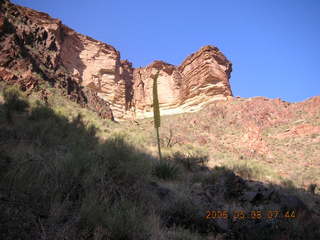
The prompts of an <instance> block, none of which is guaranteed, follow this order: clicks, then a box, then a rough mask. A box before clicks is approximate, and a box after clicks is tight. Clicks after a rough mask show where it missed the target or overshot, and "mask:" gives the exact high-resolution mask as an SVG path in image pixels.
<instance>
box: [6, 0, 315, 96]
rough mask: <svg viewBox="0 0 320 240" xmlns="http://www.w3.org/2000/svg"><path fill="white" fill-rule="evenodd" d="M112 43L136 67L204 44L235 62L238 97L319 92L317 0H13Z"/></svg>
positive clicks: (174, 58) (176, 58)
mask: <svg viewBox="0 0 320 240" xmlns="http://www.w3.org/2000/svg"><path fill="white" fill-rule="evenodd" d="M12 2H14V3H17V4H19V5H22V6H27V7H30V8H33V9H36V10H39V11H43V12H47V13H49V14H50V15H51V16H52V17H54V18H59V19H61V20H62V22H63V23H64V24H66V25H68V26H69V27H71V28H73V29H75V30H76V31H78V32H80V33H82V34H86V35H89V36H91V37H93V38H95V39H97V40H101V41H103V42H106V43H108V44H111V45H112V46H114V47H115V48H116V49H117V50H119V51H120V52H121V58H122V59H128V60H129V61H131V62H133V65H134V66H135V67H139V66H146V65H148V64H150V63H151V62H152V61H153V60H156V59H158V60H163V61H166V62H168V63H171V64H175V65H179V64H180V63H181V62H182V61H183V60H184V59H185V58H186V57H187V56H188V55H190V54H191V53H193V52H195V51H197V50H198V49H200V48H201V47H202V46H204V45H215V46H217V47H218V48H219V49H220V50H221V51H222V52H223V53H224V54H225V55H226V56H227V58H228V59H229V60H230V61H231V62H232V63H233V72H232V75H231V87H232V91H233V94H234V95H235V96H240V97H254V96H265V97H269V98H278V97H280V98H282V99H283V100H286V101H289V102H296V101H302V100H305V99H307V98H309V97H311V96H315V95H320V1H319V0H260V1H258V0H241V1H240V0H224V1H222V0H198V1H191V0H187V1H186V0H184V1H182V0H162V1H150V0H149V1H147V0H136V1H129V0H127V1H125V0H122V1H120V0H91V1H85V0H67V1H66V0H55V1H49V0H32V1H30V0H13V1H12Z"/></svg>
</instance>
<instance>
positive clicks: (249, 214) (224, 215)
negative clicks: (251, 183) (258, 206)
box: [205, 210, 296, 219]
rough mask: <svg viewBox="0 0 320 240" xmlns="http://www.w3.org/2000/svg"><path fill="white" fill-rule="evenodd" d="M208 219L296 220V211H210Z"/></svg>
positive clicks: (206, 216)
mask: <svg viewBox="0 0 320 240" xmlns="http://www.w3.org/2000/svg"><path fill="white" fill-rule="evenodd" d="M205 218H206V219H228V218H232V219H274V218H283V219H294V218H296V211H295V210H291V211H284V212H281V211H280V210H252V211H243V210H237V211H232V212H231V211H227V210H210V211H207V212H206V215H205Z"/></svg>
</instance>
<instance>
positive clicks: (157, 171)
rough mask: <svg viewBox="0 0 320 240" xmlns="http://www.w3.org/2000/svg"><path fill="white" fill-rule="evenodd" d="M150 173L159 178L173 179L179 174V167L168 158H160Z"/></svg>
mask: <svg viewBox="0 0 320 240" xmlns="http://www.w3.org/2000/svg"><path fill="white" fill-rule="evenodd" d="M152 174H153V175H154V176H156V177H157V178H159V179H163V180H174V179H177V178H178V176H179V168H178V166H177V165H175V164H174V163H172V162H170V161H169V160H161V161H159V162H156V163H155V164H154V166H153V170H152Z"/></svg>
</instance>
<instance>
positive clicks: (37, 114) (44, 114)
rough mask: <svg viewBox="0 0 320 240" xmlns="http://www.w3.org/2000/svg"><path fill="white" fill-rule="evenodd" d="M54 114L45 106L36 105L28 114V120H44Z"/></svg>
mask: <svg viewBox="0 0 320 240" xmlns="http://www.w3.org/2000/svg"><path fill="white" fill-rule="evenodd" d="M53 115H54V112H53V110H52V109H51V108H48V107H46V106H41V105H38V106H37V107H36V108H33V109H32V111H31V114H30V117H29V119H30V120H36V121H38V120H44V119H48V118H50V117H52V116H53Z"/></svg>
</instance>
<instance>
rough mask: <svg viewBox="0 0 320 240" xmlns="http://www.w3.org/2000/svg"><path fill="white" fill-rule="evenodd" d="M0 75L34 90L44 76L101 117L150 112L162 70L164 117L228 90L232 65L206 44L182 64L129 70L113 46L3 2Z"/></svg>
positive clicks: (225, 94)
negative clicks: (154, 83) (155, 83)
mask: <svg viewBox="0 0 320 240" xmlns="http://www.w3.org/2000/svg"><path fill="white" fill-rule="evenodd" d="M0 4H1V5H0V9H1V11H0V13H1V14H0V52H1V56H0V80H2V81H7V82H9V83H19V84H20V85H21V87H22V88H24V89H37V88H38V86H39V84H40V82H41V80H42V79H44V80H46V81H48V82H50V83H51V85H52V86H56V87H59V88H61V89H63V90H64V92H65V94H66V95H67V96H68V97H70V98H71V99H73V100H74V101H77V102H79V103H80V104H82V105H84V106H87V107H89V108H91V109H93V110H94V111H97V112H98V113H99V114H100V115H101V116H102V117H104V118H111V119H113V118H115V119H128V118H144V117H150V116H152V81H153V80H152V78H151V77H152V75H153V74H155V73H156V72H157V71H159V78H158V91H159V94H158V95H159V102H160V111H161V114H162V115H165V114H175V113H183V112H188V111H197V110H199V109H201V108H202V107H203V106H204V105H207V104H208V103H210V102H212V101H214V100H221V99H226V98H227V97H228V96H232V92H231V88H230V85H229V78H230V73H231V63H230V62H229V61H228V60H227V58H226V57H225V56H224V55H223V54H222V53H221V52H220V51H219V49H218V48H216V47H213V46H205V47H203V48H201V49H200V50H199V51H198V52H196V53H194V54H192V55H191V56H189V57H187V58H186V59H185V61H183V63H182V64H181V65H180V66H174V65H171V64H168V63H165V62H162V61H154V62H153V63H152V64H150V65H149V66H147V67H144V68H133V67H132V64H131V63H130V62H128V61H127V60H121V58H120V53H119V52H118V51H117V50H116V49H115V48H114V47H112V46H110V45H108V44H105V43H103V42H100V41H97V40H94V39H92V38H90V37H88V36H85V35H82V34H79V33H77V32H75V31H74V30H72V29H70V28H68V27H67V26H65V25H63V24H62V23H61V21H60V20H58V19H53V18H51V17H50V16H49V15H48V14H45V13H41V12H38V11H35V10H32V9H29V8H25V7H20V6H17V5H14V4H12V3H10V2H9V1H2V2H1V3H0Z"/></svg>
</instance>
